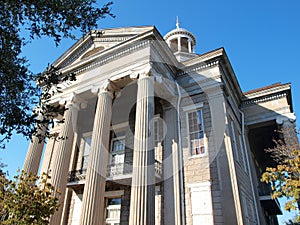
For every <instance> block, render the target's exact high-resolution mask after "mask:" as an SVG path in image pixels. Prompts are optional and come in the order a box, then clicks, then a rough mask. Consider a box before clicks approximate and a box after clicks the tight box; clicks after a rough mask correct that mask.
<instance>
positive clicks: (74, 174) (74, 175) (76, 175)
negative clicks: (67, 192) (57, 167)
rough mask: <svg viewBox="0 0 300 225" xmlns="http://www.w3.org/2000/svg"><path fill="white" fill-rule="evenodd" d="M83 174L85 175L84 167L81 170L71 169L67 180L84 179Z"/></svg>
mask: <svg viewBox="0 0 300 225" xmlns="http://www.w3.org/2000/svg"><path fill="white" fill-rule="evenodd" d="M85 176H86V169H82V170H73V171H71V172H69V179H68V181H69V182H76V181H81V180H85Z"/></svg>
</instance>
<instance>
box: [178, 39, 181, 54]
mask: <svg viewBox="0 0 300 225" xmlns="http://www.w3.org/2000/svg"><path fill="white" fill-rule="evenodd" d="M177 43H178V52H181V37H180V36H179V37H177Z"/></svg>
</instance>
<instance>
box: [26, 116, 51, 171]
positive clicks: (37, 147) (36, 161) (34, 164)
mask: <svg viewBox="0 0 300 225" xmlns="http://www.w3.org/2000/svg"><path fill="white" fill-rule="evenodd" d="M40 119H41V117H40ZM37 126H38V125H37ZM40 126H41V127H40V128H39V127H37V129H38V131H37V132H38V135H39V134H40V135H41V136H43V135H45V132H46V125H45V124H41V125H40ZM38 135H33V136H32V139H31V141H30V144H29V147H28V151H27V155H26V158H25V162H24V165H23V170H24V171H25V172H26V173H31V174H32V175H37V173H38V169H39V166H40V161H41V157H42V153H43V148H44V140H42V138H41V137H38Z"/></svg>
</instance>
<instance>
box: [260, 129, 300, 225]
mask: <svg viewBox="0 0 300 225" xmlns="http://www.w3.org/2000/svg"><path fill="white" fill-rule="evenodd" d="M291 132H294V133H295V130H293V131H290V133H291ZM289 138H292V137H288V139H289ZM288 139H287V140H286V143H292V144H286V143H283V142H282V141H276V142H275V143H276V146H275V147H274V148H273V149H268V150H267V152H270V153H271V154H272V155H273V158H274V159H275V160H276V161H277V162H278V165H277V167H275V168H272V167H268V168H266V172H264V173H263V174H262V177H261V181H262V182H266V183H271V185H272V198H281V197H283V196H285V197H287V198H288V201H287V202H286V204H285V206H284V209H285V210H288V211H290V210H298V212H299V214H300V209H299V201H300V144H299V142H298V141H295V140H294V138H293V140H288ZM296 219H297V221H299V222H300V216H298V217H297V218H296Z"/></svg>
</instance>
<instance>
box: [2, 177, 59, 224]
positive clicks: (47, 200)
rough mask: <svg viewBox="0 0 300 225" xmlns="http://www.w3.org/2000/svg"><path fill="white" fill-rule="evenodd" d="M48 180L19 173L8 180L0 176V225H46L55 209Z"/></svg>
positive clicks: (55, 204)
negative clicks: (37, 183) (38, 181)
mask: <svg viewBox="0 0 300 225" xmlns="http://www.w3.org/2000/svg"><path fill="white" fill-rule="evenodd" d="M48 178H49V177H48V176H47V175H46V174H44V175H43V177H42V179H41V180H40V183H39V185H36V182H37V180H38V179H39V177H37V176H33V175H31V174H25V173H24V172H22V173H21V174H20V175H18V176H15V179H14V180H9V179H7V178H6V177H5V175H4V174H2V175H0V223H1V224H3V225H6V224H7V225H8V224H9V225H11V224H19V225H28V224H36V225H44V224H45V225H46V224H49V217H50V216H51V215H52V214H54V213H55V211H57V210H58V208H59V203H58V198H57V197H56V196H55V194H56V193H55V192H54V188H53V186H51V184H49V183H47V180H48Z"/></svg>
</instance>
